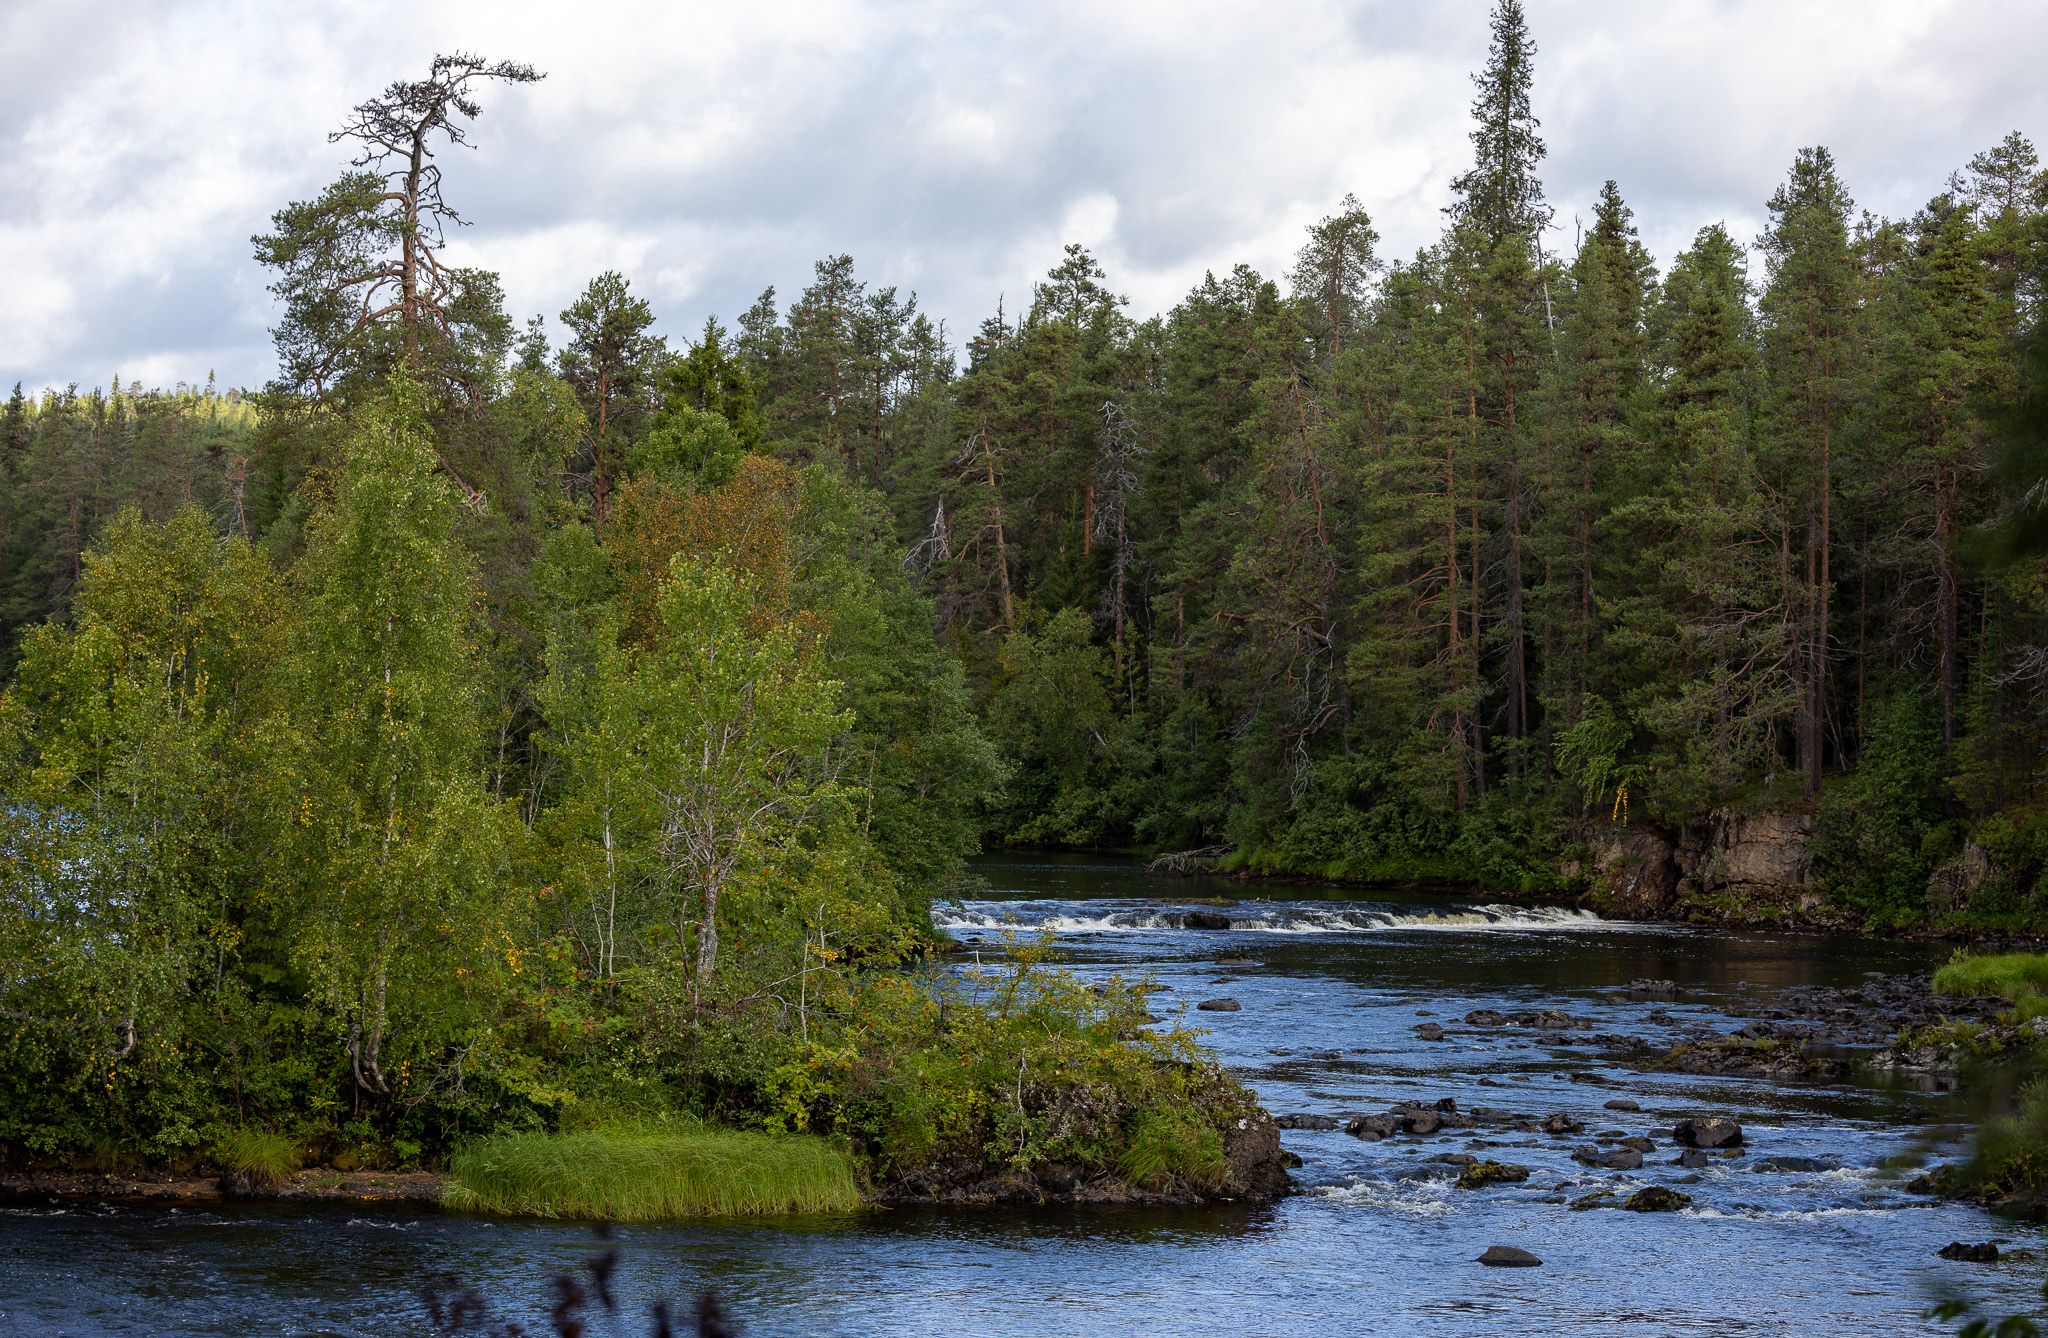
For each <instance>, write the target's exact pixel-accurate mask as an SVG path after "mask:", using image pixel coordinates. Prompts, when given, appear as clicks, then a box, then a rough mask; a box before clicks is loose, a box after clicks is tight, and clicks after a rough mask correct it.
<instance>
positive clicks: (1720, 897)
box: [1564, 808, 1826, 919]
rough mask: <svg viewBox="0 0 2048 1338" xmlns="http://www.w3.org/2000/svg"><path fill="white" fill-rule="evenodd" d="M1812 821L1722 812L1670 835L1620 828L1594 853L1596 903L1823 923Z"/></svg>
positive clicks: (1635, 914) (1650, 911)
mask: <svg viewBox="0 0 2048 1338" xmlns="http://www.w3.org/2000/svg"><path fill="white" fill-rule="evenodd" d="M1812 840H1813V819H1812V817H1811V816H1810V815H1808V814H1805V813H1794V812H1764V813H1751V812H1743V811H1740V810H1737V809H1732V808H1724V809H1718V810H1716V811H1715V812H1714V813H1712V814H1710V815H1709V816H1708V817H1707V818H1706V819H1704V820H1702V821H1699V822H1689V823H1686V824H1684V825H1683V826H1680V827H1678V828H1676V829H1675V830H1674V829H1670V828H1663V827H1655V826H1636V827H1617V828H1615V829H1613V830H1611V831H1609V832H1607V833H1605V834H1604V835H1603V836H1602V837H1601V839H1600V840H1599V841H1598V842H1597V843H1596V845H1595V847H1594V857H1593V860H1592V861H1591V867H1590V868H1581V869H1574V868H1572V867H1570V866H1567V867H1566V869H1565V870H1564V872H1565V873H1566V876H1567V877H1571V876H1575V875H1581V874H1582V875H1583V876H1585V877H1586V878H1587V880H1588V882H1589V884H1590V890H1591V893H1592V895H1593V897H1594V899H1595V900H1596V901H1598V902H1599V903H1600V904H1601V905H1603V906H1604V907H1606V908H1608V909H1610V910H1611V911H1613V912H1614V913H1616V914H1620V915H1626V916H1630V917H1632V918H1637V919H1669V918H1672V917H1674V916H1686V915H1688V914H1690V913H1698V914H1703V915H1713V916H1715V917H1716V918H1727V917H1731V916H1732V917H1735V918H1759V919H1782V918H1785V917H1787V916H1795V917H1797V916H1805V917H1823V918H1824V915H1825V909H1826V903H1825V898H1823V897H1822V896H1821V894H1820V893H1818V892H1816V891H1814V890H1813V889H1811V888H1809V887H1808V886H1807V874H1808V872H1809V870H1810V869H1811V867H1812V862H1813V858H1812V853H1811V849H1810V847H1811V844H1812Z"/></svg>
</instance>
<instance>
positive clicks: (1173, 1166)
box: [1117, 1106, 1224, 1189]
mask: <svg viewBox="0 0 2048 1338" xmlns="http://www.w3.org/2000/svg"><path fill="white" fill-rule="evenodd" d="M1117 1169H1119V1170H1121V1171H1122V1172H1123V1173H1124V1175H1125V1176H1126V1177H1127V1178H1128V1179H1129V1180H1130V1182H1131V1183H1132V1184H1134V1185H1141V1186H1143V1187H1144V1188H1146V1189H1159V1188H1161V1187H1162V1186H1164V1185H1166V1184H1168V1183H1170V1182H1172V1181H1173V1180H1176V1179H1180V1180H1185V1181H1186V1182H1187V1183H1189V1184H1191V1185H1194V1186H1195V1187H1196V1188H1198V1189H1217V1188H1220V1187H1221V1186H1222V1184H1223V1180H1224V1163H1223V1135H1222V1133H1221V1132H1219V1131H1218V1130H1217V1129H1216V1127H1215V1126H1214V1125H1213V1124H1209V1123H1207V1122H1205V1121H1203V1120H1201V1119H1200V1118H1199V1117H1198V1116H1196V1115H1193V1114H1191V1113H1189V1112H1188V1111H1187V1110H1185V1109H1183V1108H1179V1107H1173V1106H1165V1107H1154V1108H1152V1109H1149V1110H1146V1111H1144V1112H1142V1113H1141V1114H1139V1115H1138V1116H1137V1118H1136V1120H1135V1122H1134V1126H1133V1128H1132V1129H1131V1132H1130V1136H1129V1142H1128V1143H1126V1144H1125V1146H1124V1150H1123V1154H1122V1155H1121V1156H1119V1157H1118V1158H1117Z"/></svg>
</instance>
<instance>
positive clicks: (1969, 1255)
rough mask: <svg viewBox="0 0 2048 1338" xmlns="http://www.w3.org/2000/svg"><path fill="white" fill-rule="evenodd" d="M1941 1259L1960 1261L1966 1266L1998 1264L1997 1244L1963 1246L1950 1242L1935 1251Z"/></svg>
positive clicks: (1988, 1242)
mask: <svg viewBox="0 0 2048 1338" xmlns="http://www.w3.org/2000/svg"><path fill="white" fill-rule="evenodd" d="M1935 1254H1937V1255H1939V1256H1940V1257H1942V1258H1943V1259H1960V1260H1962V1261H1963V1262H1964V1263H1966V1264H1995V1263H1997V1262H1998V1243H1997V1242H1996V1241H1988V1240H1987V1241H1985V1242H1984V1243H1982V1244H1981V1245H1965V1244H1964V1243H1963V1242H1961V1241H1959V1240H1952V1241H1950V1242H1949V1243H1948V1244H1946V1245H1944V1246H1942V1247H1941V1248H1940V1249H1938V1250H1936V1251H1935Z"/></svg>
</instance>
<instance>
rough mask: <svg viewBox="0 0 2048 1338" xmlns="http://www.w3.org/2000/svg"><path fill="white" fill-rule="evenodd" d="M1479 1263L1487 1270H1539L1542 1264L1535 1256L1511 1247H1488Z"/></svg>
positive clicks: (1480, 1257)
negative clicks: (1487, 1268)
mask: <svg viewBox="0 0 2048 1338" xmlns="http://www.w3.org/2000/svg"><path fill="white" fill-rule="evenodd" d="M1479 1262H1480V1263H1482V1264H1485V1265H1486V1266H1487V1267H1489V1268H1539V1267H1541V1266H1542V1264H1543V1261H1542V1260H1541V1259H1538V1258H1537V1257H1536V1256H1535V1255H1533V1254H1531V1253H1529V1252H1528V1251H1527V1250H1523V1249H1517V1248H1516V1247H1515V1246H1513V1245H1489V1246H1487V1247H1486V1253H1485V1254H1482V1255H1480V1256H1479Z"/></svg>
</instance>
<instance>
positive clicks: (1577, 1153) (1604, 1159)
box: [1572, 1147, 1643, 1171]
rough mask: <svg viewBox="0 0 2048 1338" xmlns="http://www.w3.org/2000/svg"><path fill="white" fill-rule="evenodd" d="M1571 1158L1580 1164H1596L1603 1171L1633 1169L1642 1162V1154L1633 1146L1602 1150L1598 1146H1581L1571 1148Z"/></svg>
mask: <svg viewBox="0 0 2048 1338" xmlns="http://www.w3.org/2000/svg"><path fill="white" fill-rule="evenodd" d="M1572 1160H1573V1161H1575V1162H1578V1163H1579V1164H1580V1165H1582V1166H1597V1167H1599V1168H1600V1169H1602V1170H1605V1171H1633V1170H1636V1169H1637V1168H1639V1167H1640V1166H1641V1165H1642V1164H1643V1154H1642V1153H1640V1152H1638V1151H1636V1150H1635V1149H1634V1148H1617V1149H1616V1150H1614V1151H1613V1152H1602V1151H1601V1150H1600V1149H1599V1148H1595V1147H1583V1148H1577V1149H1574V1150H1573V1152H1572Z"/></svg>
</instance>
